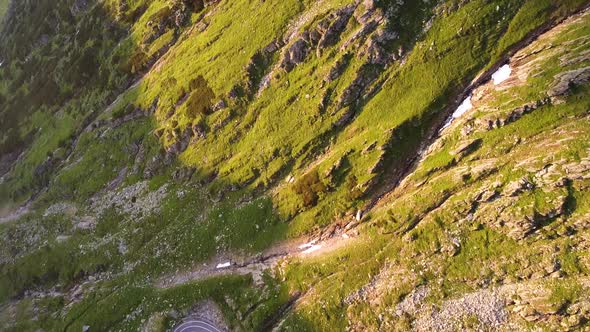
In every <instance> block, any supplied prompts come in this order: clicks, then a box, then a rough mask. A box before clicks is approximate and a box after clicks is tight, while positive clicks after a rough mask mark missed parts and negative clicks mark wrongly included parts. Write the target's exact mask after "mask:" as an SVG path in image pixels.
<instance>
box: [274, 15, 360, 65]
mask: <svg viewBox="0 0 590 332" xmlns="http://www.w3.org/2000/svg"><path fill="white" fill-rule="evenodd" d="M355 8H356V6H354V5H348V6H345V7H343V8H340V9H338V10H336V11H335V12H333V13H331V14H329V15H328V16H327V17H325V18H323V19H322V20H321V21H319V22H318V23H317V25H316V26H315V27H314V28H311V29H309V30H305V31H304V32H303V33H301V34H300V35H298V36H297V37H296V38H295V41H294V42H293V43H292V44H291V45H289V46H288V47H287V49H286V50H285V51H284V52H283V55H282V57H281V60H280V61H279V67H280V68H282V69H284V70H285V71H287V72H290V71H291V70H293V68H295V66H296V65H298V64H300V63H302V62H303V61H305V59H306V58H307V56H308V55H309V54H310V53H311V51H312V49H314V48H315V49H316V52H317V55H318V56H320V55H321V52H322V50H324V49H325V48H327V47H330V46H333V45H334V44H336V43H337V42H338V40H339V37H340V34H341V33H342V31H343V30H344V28H346V25H347V24H348V21H349V19H350V17H351V16H352V13H353V11H354V9H355ZM271 45H272V44H271ZM269 46H270V45H269Z"/></svg>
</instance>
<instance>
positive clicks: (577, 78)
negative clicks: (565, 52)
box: [547, 67, 590, 98]
mask: <svg viewBox="0 0 590 332" xmlns="http://www.w3.org/2000/svg"><path fill="white" fill-rule="evenodd" d="M589 81H590V67H583V68H579V69H574V70H570V71H566V72H563V73H560V74H558V75H557V76H556V77H555V82H554V83H553V86H552V87H551V88H550V89H549V91H547V95H549V97H551V98H556V97H561V96H566V95H567V94H569V92H570V90H571V89H572V88H574V87H575V86H578V85H583V84H587V83H588V82H589Z"/></svg>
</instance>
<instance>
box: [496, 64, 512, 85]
mask: <svg viewBox="0 0 590 332" xmlns="http://www.w3.org/2000/svg"><path fill="white" fill-rule="evenodd" d="M511 73H512V68H510V65H508V64H505V65H503V66H502V67H500V69H498V70H497V71H496V72H495V73H494V74H492V80H494V85H498V84H500V83H502V82H504V81H505V80H507V79H508V78H509V77H510V74H511Z"/></svg>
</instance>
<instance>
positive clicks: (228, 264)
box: [216, 262, 231, 269]
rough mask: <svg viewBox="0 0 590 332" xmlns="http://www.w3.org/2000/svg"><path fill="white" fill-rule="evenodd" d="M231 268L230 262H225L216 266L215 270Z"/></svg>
mask: <svg viewBox="0 0 590 332" xmlns="http://www.w3.org/2000/svg"><path fill="white" fill-rule="evenodd" d="M230 266H231V262H225V263H219V264H217V266H216V268H218V269H225V268H226V267H230Z"/></svg>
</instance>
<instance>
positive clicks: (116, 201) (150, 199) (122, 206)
mask: <svg viewBox="0 0 590 332" xmlns="http://www.w3.org/2000/svg"><path fill="white" fill-rule="evenodd" d="M167 187H168V186H167V185H163V186H162V187H160V188H159V189H158V190H156V191H149V182H148V181H142V182H138V183H136V184H133V185H131V186H129V187H126V188H124V189H122V190H120V191H114V192H108V193H106V194H105V195H103V196H101V197H98V198H93V199H92V203H91V206H90V209H91V210H92V211H93V212H94V213H95V214H96V215H97V216H101V215H103V214H104V213H105V212H106V211H107V210H111V209H115V211H116V212H117V213H121V214H127V215H129V217H130V218H132V219H140V218H141V217H143V216H146V215H149V214H151V213H153V212H157V211H159V209H160V203H161V201H162V200H163V199H164V198H165V197H166V195H167V193H168V192H167Z"/></svg>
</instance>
